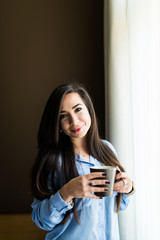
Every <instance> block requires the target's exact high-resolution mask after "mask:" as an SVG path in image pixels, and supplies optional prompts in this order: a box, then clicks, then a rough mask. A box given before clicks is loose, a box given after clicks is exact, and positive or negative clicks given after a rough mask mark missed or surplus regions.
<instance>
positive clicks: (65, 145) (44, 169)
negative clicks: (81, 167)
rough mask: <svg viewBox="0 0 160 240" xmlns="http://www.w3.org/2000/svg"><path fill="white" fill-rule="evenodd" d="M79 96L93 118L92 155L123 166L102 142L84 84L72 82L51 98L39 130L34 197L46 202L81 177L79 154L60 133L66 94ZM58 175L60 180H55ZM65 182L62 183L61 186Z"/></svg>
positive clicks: (34, 167) (75, 211) (33, 173)
mask: <svg viewBox="0 0 160 240" xmlns="http://www.w3.org/2000/svg"><path fill="white" fill-rule="evenodd" d="M69 93H78V94H79V96H80V97H81V99H82V100H83V102H84V104H85V105H86V107H87V109H88V112H89V114H90V117H91V127H90V129H89V131H88V133H87V146H88V151H89V154H90V155H92V156H93V157H94V158H96V159H97V160H99V161H100V162H102V163H103V164H105V165H110V166H119V168H120V169H121V170H122V171H124V168H123V167H122V166H121V165H120V163H119V161H118V159H117V157H116V156H115V154H114V153H113V152H112V150H111V149H110V148H109V147H108V146H107V145H106V144H105V143H103V142H102V140H101V138H100V136H99V131H98V126H97V120H96V115H95V110H94V107H93V103H92V100H91V98H90V96H89V94H88V92H87V91H86V89H85V88H84V86H82V85H81V84H76V83H72V84H71V83H69V84H64V85H61V86H59V87H57V88H56V89H55V90H54V91H53V92H52V94H51V95H50V97H49V99H48V101H47V104H46V106H45V109H44V112H43V115H42V119H41V122H40V126H39V131H38V156H37V158H36V161H35V163H34V166H33V169H32V184H31V190H32V195H33V196H34V197H35V198H37V199H39V200H43V199H45V198H49V197H50V196H51V195H53V194H54V193H56V192H57V191H58V190H59V189H60V188H61V187H62V186H63V185H64V184H65V183H67V182H68V181H70V180H71V179H72V178H74V177H77V176H79V174H78V170H77V168H76V164H75V154H74V149H73V145H72V143H71V141H70V138H69V137H68V136H67V135H66V134H64V133H61V132H60V109H61V104H62V101H63V98H64V96H65V95H66V94H69ZM60 156H61V169H60V170H61V175H59V176H64V177H63V183H62V181H57V180H56V181H55V178H57V175H58V174H57V171H58V168H59V158H60ZM55 176H56V177H55ZM60 182H61V183H60ZM121 198H122V194H120V193H118V195H117V212H118V211H119V208H120V203H121ZM74 203H75V204H74V207H73V211H74V216H75V218H76V220H77V222H79V220H78V217H77V208H76V201H75V199H74ZM69 215H70V212H69V211H68V212H67V214H66V216H65V218H64V220H63V223H64V222H66V221H67V219H68V217H69Z"/></svg>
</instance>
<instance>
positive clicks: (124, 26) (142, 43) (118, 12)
mask: <svg viewBox="0 0 160 240" xmlns="http://www.w3.org/2000/svg"><path fill="white" fill-rule="evenodd" d="M104 49H105V92H106V94H105V95H106V124H107V126H108V129H107V131H106V135H107V137H108V138H109V140H110V141H111V142H112V143H113V145H114V146H115V147H116V149H117V152H118V154H119V159H120V161H121V163H122V164H123V165H124V167H125V169H126V171H127V172H128V173H129V174H130V175H131V177H132V178H133V180H134V182H135V186H136V193H135V195H134V196H133V198H132V200H131V203H130V205H129V208H128V209H127V210H125V211H124V212H123V213H120V216H119V223H120V236H121V240H151V239H152V240H159V239H160V220H159V219H160V188H159V182H160V177H159V176H160V1H159V0H129V1H127V0H104Z"/></svg>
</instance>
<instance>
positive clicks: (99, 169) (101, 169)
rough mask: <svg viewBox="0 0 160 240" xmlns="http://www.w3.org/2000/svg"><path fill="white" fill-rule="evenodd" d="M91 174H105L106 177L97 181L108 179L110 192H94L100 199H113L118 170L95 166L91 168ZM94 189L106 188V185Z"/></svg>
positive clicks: (110, 167)
mask: <svg viewBox="0 0 160 240" xmlns="http://www.w3.org/2000/svg"><path fill="white" fill-rule="evenodd" d="M90 172H91V173H93V172H104V177H102V178H95V179H106V180H108V181H109V184H107V188H108V191H107V192H94V194H95V195H96V196H98V197H106V196H107V197H111V196H112V194H113V187H114V181H115V175H116V168H115V167H112V166H94V167H90ZM94 187H102V188H105V187H106V185H94Z"/></svg>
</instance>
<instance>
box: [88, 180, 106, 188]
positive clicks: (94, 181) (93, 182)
mask: <svg viewBox="0 0 160 240" xmlns="http://www.w3.org/2000/svg"><path fill="white" fill-rule="evenodd" d="M108 184H110V182H109V180H107V179H104V180H100V179H94V180H91V181H90V182H89V185H90V186H91V187H93V186H95V185H108Z"/></svg>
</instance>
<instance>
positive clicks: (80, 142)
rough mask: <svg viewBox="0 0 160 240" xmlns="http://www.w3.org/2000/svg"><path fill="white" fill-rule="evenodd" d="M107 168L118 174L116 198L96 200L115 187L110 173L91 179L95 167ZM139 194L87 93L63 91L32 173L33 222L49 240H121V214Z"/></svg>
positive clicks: (55, 99) (49, 111)
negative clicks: (101, 129)
mask: <svg viewBox="0 0 160 240" xmlns="http://www.w3.org/2000/svg"><path fill="white" fill-rule="evenodd" d="M102 165H106V166H114V167H116V168H117V171H118V174H116V180H117V182H116V183H115V184H114V191H113V195H112V197H104V198H100V197H98V196H96V195H95V194H94V192H105V191H107V187H108V184H109V182H108V181H107V180H106V179H104V173H102V172H94V173H90V167H91V166H102ZM97 178H100V179H97ZM96 185H103V187H97V186H96ZM104 185H105V187H104ZM133 192H134V186H133V182H132V180H131V178H130V177H129V175H128V174H127V173H126V172H125V170H124V168H123V166H122V165H121V164H120V162H119V160H118V157H117V153H116V151H115V149H114V147H113V146H112V145H111V143H109V142H108V141H106V140H102V139H101V138H100V136H99V132H98V126H97V121H96V115H95V110H94V107H93V103H92V101H91V98H90V96H89V94H88V92H87V91H86V89H85V88H84V87H83V86H82V85H80V84H64V85H61V86H59V87H57V88H56V89H55V90H54V91H53V92H52V94H51V95H50V97H49V99H48V101H47V104H46V106H45V109H44V112H43V115H42V119H41V122H40V126H39V132H38V156H37V159H36V161H35V163H34V166H33V169H32V194H33V197H34V202H33V203H32V208H33V211H32V219H33V221H34V222H35V223H36V224H37V225H38V227H40V228H42V229H44V230H46V231H49V232H48V233H47V235H46V240H53V239H57V240H62V239H63V240H93V239H94V240H106V239H107V240H118V239H119V229H118V211H119V210H124V209H126V207H127V206H128V203H129V198H130V195H132V194H133Z"/></svg>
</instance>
